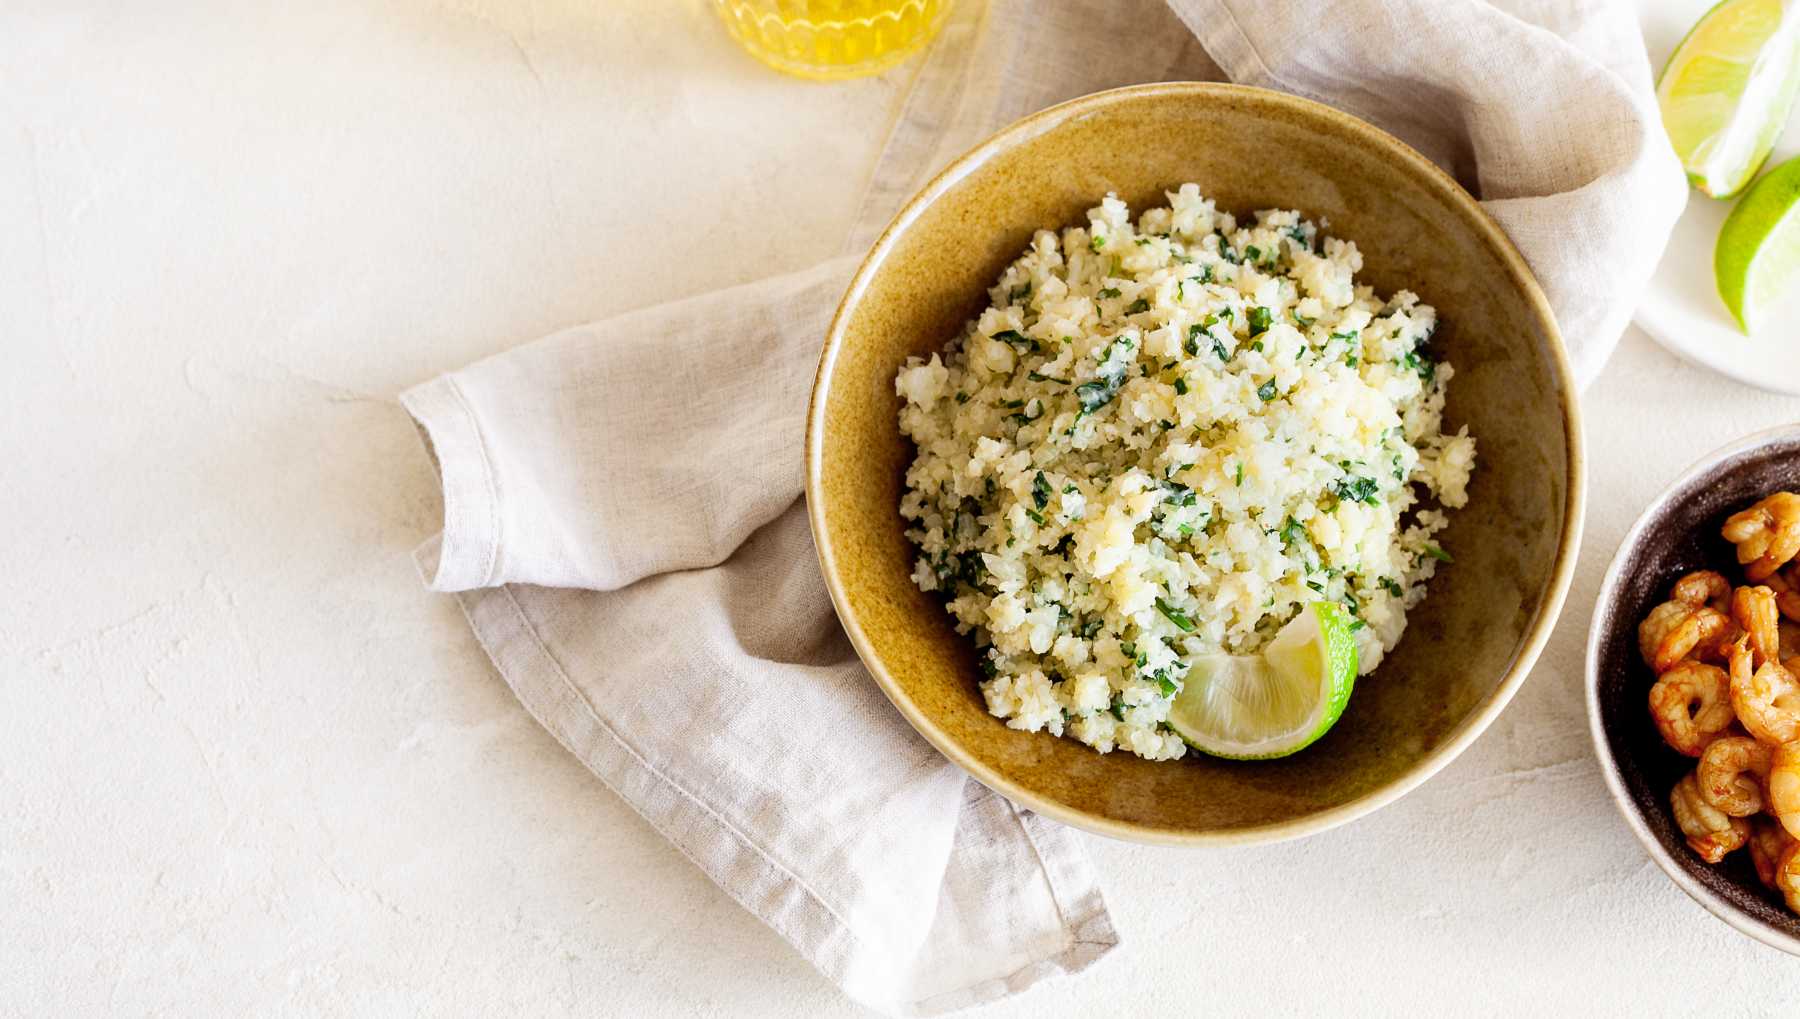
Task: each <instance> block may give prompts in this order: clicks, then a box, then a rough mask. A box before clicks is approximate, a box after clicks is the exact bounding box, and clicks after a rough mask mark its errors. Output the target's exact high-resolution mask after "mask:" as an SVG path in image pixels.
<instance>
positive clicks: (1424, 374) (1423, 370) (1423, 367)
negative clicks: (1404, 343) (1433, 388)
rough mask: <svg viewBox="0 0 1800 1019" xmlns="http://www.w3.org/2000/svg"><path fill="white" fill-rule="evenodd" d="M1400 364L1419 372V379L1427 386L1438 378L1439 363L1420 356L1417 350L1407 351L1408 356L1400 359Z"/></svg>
mask: <svg viewBox="0 0 1800 1019" xmlns="http://www.w3.org/2000/svg"><path fill="white" fill-rule="evenodd" d="M1400 364H1401V365H1402V366H1404V367H1407V368H1411V369H1412V370H1413V371H1415V372H1418V373H1419V379H1420V380H1421V381H1423V382H1424V383H1425V384H1426V385H1430V384H1431V382H1432V380H1433V379H1435V378H1436V377H1437V362H1436V361H1433V360H1432V359H1431V358H1430V357H1429V356H1420V354H1419V352H1418V351H1416V350H1409V351H1407V353H1406V356H1405V357H1403V358H1401V359H1400Z"/></svg>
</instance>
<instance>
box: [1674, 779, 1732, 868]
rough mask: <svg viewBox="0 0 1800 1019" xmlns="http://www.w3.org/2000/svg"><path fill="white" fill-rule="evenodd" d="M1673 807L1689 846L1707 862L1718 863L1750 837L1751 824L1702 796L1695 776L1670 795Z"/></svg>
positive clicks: (1680, 782)
mask: <svg viewBox="0 0 1800 1019" xmlns="http://www.w3.org/2000/svg"><path fill="white" fill-rule="evenodd" d="M1669 806H1670V808H1671V809H1672V810H1673V811H1674V813H1675V824H1676V826H1677V827H1679V828H1680V829H1681V833H1682V834H1683V835H1686V836H1687V843H1688V846H1689V847H1691V848H1692V849H1693V850H1694V852H1696V853H1699V854H1700V858H1701V859H1702V860H1705V861H1706V862H1707V863H1718V862H1719V861H1720V860H1723V859H1724V858H1725V854H1726V853H1729V852H1731V851H1732V850H1733V849H1736V848H1737V847H1739V846H1741V845H1743V844H1744V842H1745V840H1747V839H1748V838H1749V837H1750V825H1749V822H1747V821H1745V820H1744V819H1743V818H1741V817H1732V816H1731V815H1729V814H1727V813H1725V812H1723V811H1721V810H1718V809H1715V808H1714V807H1713V806H1712V805H1711V804H1709V803H1707V802H1706V801H1705V800H1704V799H1702V798H1701V797H1700V786H1699V784H1698V783H1697V782H1696V781H1695V780H1694V776H1693V774H1692V773H1689V774H1687V775H1685V776H1683V777H1682V779H1681V781H1679V782H1677V783H1675V789H1674V791H1673V792H1671V793H1669Z"/></svg>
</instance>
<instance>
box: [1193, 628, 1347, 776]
mask: <svg viewBox="0 0 1800 1019" xmlns="http://www.w3.org/2000/svg"><path fill="white" fill-rule="evenodd" d="M1355 682H1356V640H1355V638H1354V637H1352V636H1351V631H1350V618H1349V616H1348V614H1346V613H1345V612H1344V610H1343V608H1342V607H1341V606H1339V605H1337V604H1335V603H1333V602H1314V603H1313V604H1311V605H1308V606H1307V607H1306V608H1305V609H1303V610H1301V612H1300V614H1299V615H1297V616H1295V617H1294V618H1293V619H1292V620H1289V622H1288V624H1287V625H1286V626H1284V627H1282V628H1281V632H1280V633H1278V634H1276V635H1275V639H1274V640H1273V641H1270V642H1269V646H1268V647H1267V648H1264V649H1263V653H1262V654H1259V655H1227V654H1216V655H1206V656H1202V657H1200V658H1199V659H1197V660H1195V661H1194V662H1193V664H1192V667H1191V668H1189V669H1188V673H1187V677H1186V679H1185V680H1184V681H1183V683H1182V687H1181V692H1180V693H1178V694H1176V695H1175V701H1174V703H1173V704H1171V705H1170V706H1169V726H1170V727H1171V728H1173V729H1174V730H1175V732H1176V734H1177V735H1179V736H1180V737H1181V738H1182V739H1183V740H1185V741H1186V742H1187V744H1188V746H1191V747H1193V748H1194V749H1195V750H1198V751H1200V752H1201V753H1205V754H1211V755H1213V756H1214V757H1229V758H1233V759H1235V760H1255V759H1264V758H1271V757H1286V756H1287V755H1289V754H1291V753H1293V752H1295V751H1296V750H1299V749H1301V748H1302V747H1304V746H1306V745H1307V744H1309V743H1311V742H1312V741H1314V740H1316V739H1318V738H1319V737H1320V736H1323V735H1325V732H1326V730H1328V729H1330V728H1331V726H1332V725H1333V723H1335V722H1336V721H1337V720H1338V716H1339V715H1342V714H1343V713H1344V705H1345V704H1347V703H1349V701H1350V688H1351V687H1352V686H1353V685H1355Z"/></svg>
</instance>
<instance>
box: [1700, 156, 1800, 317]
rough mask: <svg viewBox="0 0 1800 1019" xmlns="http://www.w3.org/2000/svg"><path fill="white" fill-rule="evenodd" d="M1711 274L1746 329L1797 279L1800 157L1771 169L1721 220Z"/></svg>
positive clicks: (1799, 265) (1799, 278)
mask: <svg viewBox="0 0 1800 1019" xmlns="http://www.w3.org/2000/svg"><path fill="white" fill-rule="evenodd" d="M1713 277H1714V279H1715V280H1716V281H1717V282H1718V285H1719V297H1720V298H1721V299H1722V300H1723V301H1724V302H1725V307H1726V308H1728V309H1730V311H1731V316H1732V318H1734V319H1736V320H1737V325H1738V328H1739V329H1741V330H1743V331H1744V332H1746V333H1748V332H1749V331H1750V329H1751V327H1752V326H1753V325H1755V324H1756V320H1757V319H1758V318H1759V317H1760V315H1761V313H1762V312H1763V310H1764V309H1766V308H1768V307H1769V306H1770V305H1772V304H1774V303H1775V302H1776V300H1777V299H1778V298H1780V297H1781V296H1782V295H1783V294H1784V293H1786V292H1787V291H1788V290H1789V289H1790V288H1792V287H1793V285H1794V284H1795V282H1796V281H1800V158H1796V159H1790V160H1788V161H1787V162H1785V163H1783V164H1781V165H1780V166H1778V167H1776V168H1775V169H1773V170H1770V171H1769V172H1768V174H1767V175H1766V176H1764V177H1763V178H1762V179H1761V180H1759V181H1757V182H1756V184H1755V185H1754V186H1752V187H1751V188H1750V191H1749V192H1748V193H1747V194H1745V195H1744V197H1743V199H1742V200H1741V201H1739V202H1738V204H1737V208H1735V209H1732V210H1731V215H1730V216H1727V217H1726V218H1725V225H1724V226H1722V227H1720V228H1719V240H1718V243H1717V244H1716V245H1715V246H1714V248H1713Z"/></svg>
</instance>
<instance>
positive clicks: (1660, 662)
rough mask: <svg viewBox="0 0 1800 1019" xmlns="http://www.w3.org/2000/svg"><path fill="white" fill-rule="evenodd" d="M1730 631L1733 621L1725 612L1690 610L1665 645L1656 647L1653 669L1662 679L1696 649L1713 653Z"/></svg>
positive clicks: (1663, 640) (1651, 663)
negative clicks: (1664, 674)
mask: <svg viewBox="0 0 1800 1019" xmlns="http://www.w3.org/2000/svg"><path fill="white" fill-rule="evenodd" d="M1730 631H1731V620H1730V619H1728V618H1726V616H1725V613H1723V612H1720V611H1718V610H1716V609H1709V608H1697V609H1696V608H1690V610H1689V611H1688V614H1687V618H1685V619H1683V620H1681V621H1680V622H1679V623H1676V624H1675V625H1674V626H1673V627H1671V628H1670V629H1669V632H1668V634H1667V635H1666V636H1664V637H1663V639H1662V643H1661V644H1658V645H1657V646H1656V654H1655V657H1654V658H1653V659H1652V660H1651V662H1650V667H1651V668H1652V669H1654V670H1656V674H1657V675H1659V676H1660V675H1662V674H1663V673H1665V672H1667V671H1669V670H1670V669H1672V668H1674V667H1675V663H1676V662H1679V661H1681V660H1682V659H1684V658H1687V657H1688V656H1689V655H1692V654H1694V653H1695V651H1696V650H1698V651H1699V652H1700V653H1701V654H1702V655H1705V654H1708V653H1712V652H1714V651H1715V649H1716V648H1717V647H1718V644H1719V641H1721V640H1722V639H1724V638H1725V637H1726V636H1728V635H1729V634H1730Z"/></svg>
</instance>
